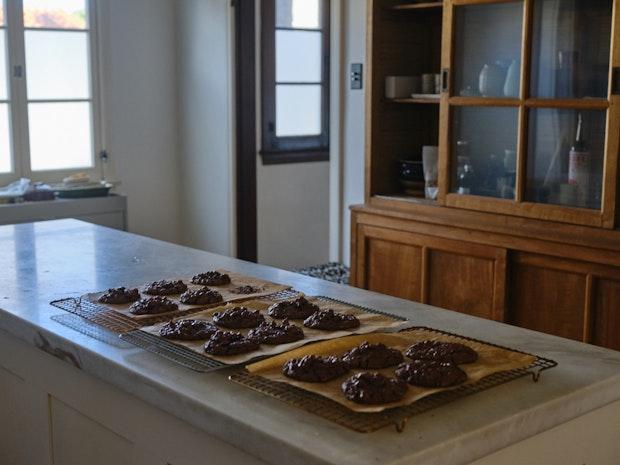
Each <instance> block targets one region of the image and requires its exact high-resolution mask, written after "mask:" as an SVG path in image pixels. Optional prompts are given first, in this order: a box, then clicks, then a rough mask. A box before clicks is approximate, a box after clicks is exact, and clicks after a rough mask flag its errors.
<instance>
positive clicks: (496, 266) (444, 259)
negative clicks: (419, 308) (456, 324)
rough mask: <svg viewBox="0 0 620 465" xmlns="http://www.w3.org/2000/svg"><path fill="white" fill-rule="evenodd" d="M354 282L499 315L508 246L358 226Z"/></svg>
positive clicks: (467, 310) (483, 314)
mask: <svg viewBox="0 0 620 465" xmlns="http://www.w3.org/2000/svg"><path fill="white" fill-rule="evenodd" d="M357 233H358V234H357V237H356V245H355V248H356V250H355V252H356V254H355V255H356V259H355V262H354V267H355V268H356V270H355V279H354V281H353V284H354V285H357V286H360V287H364V288H366V289H369V290H372V291H375V292H380V293H383V294H388V295H393V296H396V297H402V298H406V299H410V300H416V301H419V302H423V303H428V304H431V305H435V306H437V307H442V308H447V309H449V310H456V311H460V312H463V313H468V314H470V315H475V316H480V317H484V318H492V319H495V320H500V321H501V320H503V316H504V310H505V294H506V292H505V286H506V284H505V280H506V250H505V249H501V248H498V247H490V246H483V245H480V244H473V243H469V242H466V241H458V240H452V239H444V238H439V237H433V236H427V235H424V234H416V233H411V232H404V231H397V230H393V229H387V228H379V227H374V226H367V225H358V227H357Z"/></svg>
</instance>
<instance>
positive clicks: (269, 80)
mask: <svg viewBox="0 0 620 465" xmlns="http://www.w3.org/2000/svg"><path fill="white" fill-rule="evenodd" d="M275 3H276V2H275V0H263V1H262V2H261V10H262V14H261V41H262V42H261V44H262V45H261V68H262V70H261V71H262V72H261V81H262V82H261V107H262V111H261V116H262V118H261V119H262V128H261V135H262V150H261V151H260V154H261V157H262V160H263V164H265V165H272V164H280V163H299V162H309V161H327V160H329V98H330V97H329V90H330V88H329V77H330V71H329V65H330V53H329V45H330V0H322V1H321V31H322V53H323V57H322V61H323V66H322V73H321V82H320V83H319V82H317V83H299V84H321V86H322V92H321V97H322V98H321V134H320V135H318V136H299V137H277V136H276V134H275V116H276V94H275V91H276V78H275V70H276V66H275V37H276V34H275V31H276V11H275ZM279 29H285V28H279ZM294 30H301V31H303V30H312V31H316V29H294ZM287 84H288V83H287Z"/></svg>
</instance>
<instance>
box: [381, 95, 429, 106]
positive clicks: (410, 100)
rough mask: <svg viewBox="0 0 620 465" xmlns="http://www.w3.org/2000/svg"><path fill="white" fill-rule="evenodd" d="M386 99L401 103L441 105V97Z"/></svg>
mask: <svg viewBox="0 0 620 465" xmlns="http://www.w3.org/2000/svg"><path fill="white" fill-rule="evenodd" d="M386 101H387V102H390V103H399V104H425V105H427V104H430V105H439V101H440V99H439V98H438V97H416V98H392V99H386Z"/></svg>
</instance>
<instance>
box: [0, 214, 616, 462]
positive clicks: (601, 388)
mask: <svg viewBox="0 0 620 465" xmlns="http://www.w3.org/2000/svg"><path fill="white" fill-rule="evenodd" d="M212 268H225V269H229V270H231V271H236V272H240V273H244V274H247V275H253V276H257V277H260V278H264V279H267V280H271V281H275V282H279V283H283V284H289V285H292V286H293V287H294V288H295V289H297V290H300V291H303V292H305V293H307V294H310V295H325V296H328V297H334V298H337V299H340V300H345V301H349V302H352V303H356V304H360V305H364V306H368V307H372V308H376V309H381V310H384V311H387V312H391V313H395V314H398V315H402V316H405V317H407V318H408V319H410V320H412V321H413V322H414V323H415V324H416V325H420V326H430V327H434V328H438V329H442V330H446V331H451V332H456V333H459V334H462V335H465V336H470V337H474V338H479V339H483V340H487V341H489V342H493V343H497V344H501V345H504V346H508V347H513V348H516V349H520V350H523V351H527V352H531V353H534V354H537V355H541V356H544V357H548V358H551V359H553V360H555V361H557V362H558V363H559V365H558V366H557V367H556V368H553V369H551V370H548V371H545V372H544V373H543V374H542V377H541V379H540V381H539V382H538V383H534V382H532V379H531V378H530V377H524V378H520V379H518V380H515V381H512V382H510V383H507V384H503V385H500V386H497V387H494V388H492V389H490V390H487V391H484V392H481V393H478V394H475V395H472V396H468V397H465V398H462V399H459V400H457V401H455V402H452V403H450V404H447V405H444V406H442V407H439V408H436V409H433V410H431V411H428V412H426V413H423V414H420V415H418V416H415V417H413V418H412V419H411V420H410V421H409V423H408V425H407V427H406V429H405V430H404V432H403V433H400V434H399V433H397V432H396V431H395V429H394V428H391V427H388V428H384V429H382V430H379V431H376V432H374V433H368V434H363V433H356V432H354V431H351V430H348V429H346V428H344V427H341V426H338V425H337V424H335V423H332V422H329V421H327V420H325V419H323V418H321V417H319V416H316V415H312V414H309V413H307V412H305V411H303V410H300V409H297V408H295V407H292V406H289V405H288V404H286V403H283V402H281V401H278V400H275V399H272V398H269V397H267V396H265V395H262V394H260V393H257V392H254V391H251V390H249V389H247V388H244V387H243V386H240V385H237V384H235V383H232V382H231V381H229V380H228V376H229V375H230V374H231V373H233V372H234V371H235V370H237V369H236V368H229V369H225V370H221V371H217V372H212V373H197V372H193V371H191V370H189V369H187V368H184V367H182V366H180V365H177V364H174V363H172V362H169V361H167V360H165V359H163V358H161V357H159V356H157V355H154V354H151V353H149V352H146V351H143V350H141V349H138V348H135V347H133V346H129V345H126V344H125V343H123V342H122V341H116V340H114V339H110V340H107V342H105V341H103V340H100V339H96V338H93V337H90V336H88V335H86V334H83V333H81V332H77V331H75V330H73V329H71V328H69V327H67V326H65V325H62V324H60V323H58V322H56V321H54V320H52V319H51V317H52V316H54V315H61V314H63V313H65V312H63V311H62V310H60V309H58V308H55V307H53V306H50V305H49V302H50V301H52V300H56V299H60V298H63V297H68V296H73V297H77V296H79V295H81V294H83V293H86V292H91V291H96V290H102V289H105V288H108V287H116V286H121V285H139V284H142V283H145V282H147V281H152V280H155V279H161V278H166V277H171V276H191V275H192V274H195V273H197V272H201V271H205V270H207V269H212ZM619 304H620V303H619ZM0 309H2V310H0V419H1V420H0V421H1V423H0V463H1V464H2V465H39V464H41V465H52V464H53V465H78V464H79V465H82V464H88V465H99V464H102V465H103V464H115V465H116V464H134V465H147V464H148V465H166V464H170V465H190V464H191V465H196V464H208V465H211V464H213V465H221V464H251V465H253V464H265V463H268V464H283V465H285V464H286V465H302V464H304V465H306V464H307V465H319V464H333V465H336V464H337V465H371V464H373V465H388V464H389V465H396V464H399V465H400V464H412V465H413V464H424V465H465V464H475V465H508V464H510V465H537V464H540V465H542V464H545V465H555V464H558V465H559V464H562V465H572V464H575V465H582V464H587V465H616V464H618V463H619V460H620V459H619V457H620V440H618V439H619V438H620V353H618V352H613V351H610V350H605V349H601V348H598V347H594V346H589V345H585V344H582V343H578V342H574V341H569V340H565V339H561V338H557V337H553V336H548V335H544V334H540V333H536V332H533V331H528V330H524V329H520V328H516V327H512V326H508V325H505V324H500V323H495V322H492V321H487V320H481V319H477V318H473V317H469V316H466V315H461V314H458V313H454V312H450V311H446V310H441V309H438V308H433V307H429V306H425V305H421V304H417V303H413V302H408V301H404V300H401V299H396V298H392V297H387V296H382V295H379V294H374V293H371V292H367V291H363V290H360V289H355V288H352V287H347V286H341V285H336V284H331V283H328V282H324V281H319V280H316V279H313V278H309V277H305V276H301V275H298V274H294V273H289V272H285V271H281V270H276V269H273V268H269V267H266V266H261V265H256V264H252V263H246V262H242V261H239V260H235V259H231V258H227V257H223V256H218V255H213V254H209V253H206V252H200V251H197V250H193V249H189V248H185V247H180V246H176V245H172V244H167V243H164V242H159V241H155V240H152V239H147V238H143V237H140V236H135V235H131V234H128V233H124V232H120V231H115V230H112V229H107V228H103V227H99V226H95V225H91V224H87V223H83V222H79V221H75V220H61V221H51V222H43V223H32V224H22V225H16V226H2V227H0Z"/></svg>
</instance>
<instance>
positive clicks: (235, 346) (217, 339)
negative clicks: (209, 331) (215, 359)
mask: <svg viewBox="0 0 620 465" xmlns="http://www.w3.org/2000/svg"><path fill="white" fill-rule="evenodd" d="M258 347H259V343H258V342H257V341H255V340H254V339H249V338H247V337H245V336H244V335H243V334H241V333H237V332H234V331H219V330H218V331H216V332H215V333H214V334H213V335H212V336H211V339H209V340H208V341H207V343H206V344H205V352H206V353H208V354H213V355H238V354H245V353H247V352H252V351H253V350H256V349H258Z"/></svg>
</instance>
